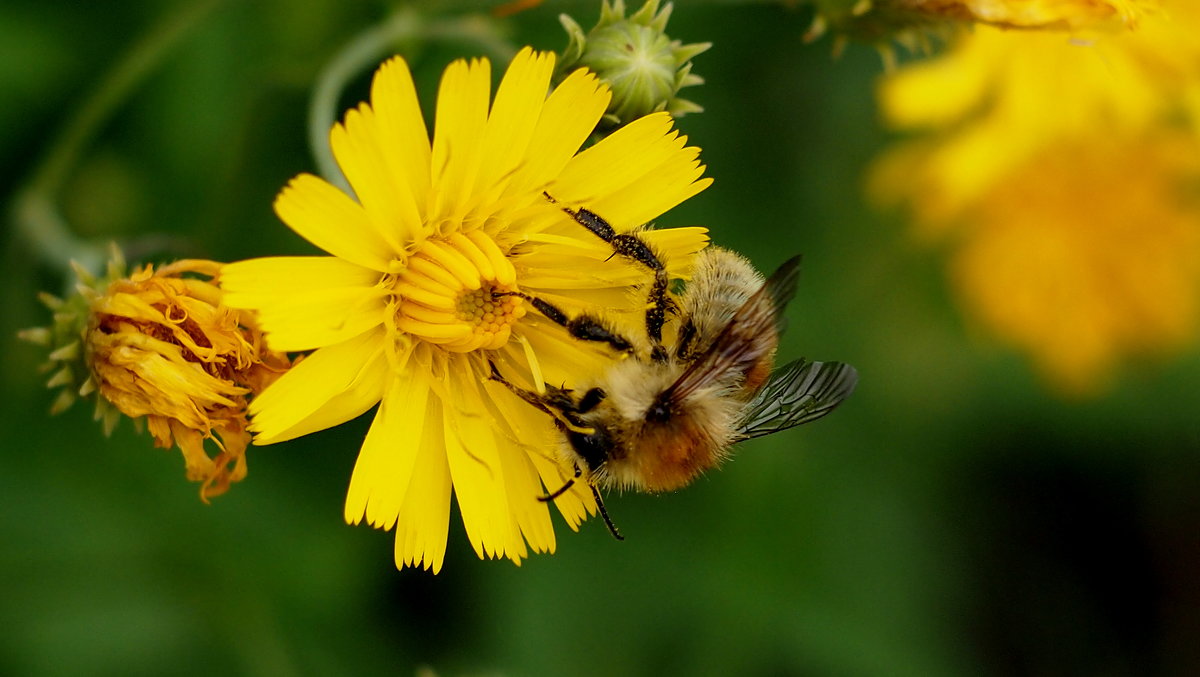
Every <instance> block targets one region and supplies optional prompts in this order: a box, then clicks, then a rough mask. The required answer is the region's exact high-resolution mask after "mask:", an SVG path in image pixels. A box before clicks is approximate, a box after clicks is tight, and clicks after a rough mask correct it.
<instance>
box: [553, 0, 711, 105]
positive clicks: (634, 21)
mask: <svg viewBox="0 0 1200 677" xmlns="http://www.w3.org/2000/svg"><path fill="white" fill-rule="evenodd" d="M671 9H672V5H671V3H669V2H668V3H667V4H665V5H663V8H662V10H661V11H659V7H658V0H647V2H646V4H644V5H642V8H641V9H639V10H638V11H637V12H635V13H634V14H632V15H630V16H629V17H626V16H625V2H624V0H612V2H610V1H609V0H604V1H603V4H602V5H601V7H600V21H599V22H598V23H597V24H596V25H595V27H593V28H592V30H590V31H588V32H587V33H585V32H584V31H583V29H582V28H581V27H580V26H579V24H578V23H576V21H575V20H574V19H572V18H571V17H569V16H567V15H565V14H563V15H561V16H559V21H561V22H562V25H563V28H565V29H566V31H567V36H568V40H569V42H568V44H567V47H566V49H565V50H563V55H562V58H561V59H560V60H559V73H558V77H559V79H561V78H563V77H565V76H566V74H567V73H570V72H571V71H573V70H575V69H576V68H579V67H586V68H588V69H589V70H591V71H593V72H595V73H596V74H597V75H598V76H599V77H600V79H601V80H603V81H604V82H605V83H606V84H608V86H609V87H611V88H612V92H613V98H612V102H611V103H609V106H608V112H607V114H606V115H605V116H604V123H605V124H606V125H609V126H613V127H616V126H620V125H623V124H625V123H627V122H630V121H632V120H634V119H637V118H639V117H641V116H643V115H647V114H649V113H654V112H657V111H661V110H665V111H667V112H669V113H670V114H671V115H673V116H675V117H680V116H682V115H684V114H686V113H697V112H700V111H701V110H703V109H702V108H701V107H700V106H698V105H696V104H695V103H693V102H691V101H688V100H686V99H682V98H679V97H678V96H677V94H678V93H679V90H680V89H682V88H684V87H688V86H691V85H699V84H702V83H703V82H704V80H702V79H701V78H700V77H699V76H697V75H695V74H693V73H692V57H694V56H696V55H697V54H700V53H701V52H704V51H705V50H707V49H708V48H709V47H711V46H712V43H710V42H704V43H695V44H690V45H684V44H682V43H681V42H680V41H679V40H672V39H671V38H670V37H668V36H667V34H666V32H665V31H666V28H667V20H668V19H669V18H670V16H671Z"/></svg>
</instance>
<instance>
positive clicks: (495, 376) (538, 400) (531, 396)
mask: <svg viewBox="0 0 1200 677" xmlns="http://www.w3.org/2000/svg"><path fill="white" fill-rule="evenodd" d="M488 366H489V367H491V371H492V373H491V374H490V375H488V378H490V379H491V380H493V381H496V382H497V383H500V384H501V385H503V386H504V387H505V388H508V389H509V390H510V391H512V393H513V394H514V395H516V396H517V397H519V398H521V399H523V400H525V401H526V402H528V403H529V404H531V405H533V406H534V408H536V409H538V410H540V411H541V412H543V413H545V414H547V415H549V416H550V417H551V418H553V419H554V420H555V421H557V420H558V416H559V414H558V412H556V411H553V410H551V408H550V406H549V405H548V403H547V402H546V400H545V398H543V397H541V396H539V395H538V394H537V393H535V392H533V391H531V390H526V389H524V388H522V387H520V386H517V385H514V384H513V383H510V382H509V380H508V379H506V378H504V377H503V376H501V375H500V370H499V369H497V368H496V363H495V362H492V361H491V360H488Z"/></svg>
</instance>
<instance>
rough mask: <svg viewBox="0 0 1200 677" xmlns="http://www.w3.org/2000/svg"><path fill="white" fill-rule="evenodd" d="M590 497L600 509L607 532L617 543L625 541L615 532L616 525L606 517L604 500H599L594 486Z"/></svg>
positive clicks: (598, 494) (618, 532)
mask: <svg viewBox="0 0 1200 677" xmlns="http://www.w3.org/2000/svg"><path fill="white" fill-rule="evenodd" d="M592 496H595V497H596V507H598V508H600V516H601V517H603V518H604V524H605V525H606V526H607V527H608V532H609V533H610V534H612V535H613V538H615V539H617V540H618V541H623V540H625V537H624V536H622V535H621V532H620V531H618V530H617V525H615V524H613V521H612V518H610V517H609V516H608V511H607V510H605V509H604V499H602V498H600V491H599V490H598V489H596V485H594V484H593V485H592Z"/></svg>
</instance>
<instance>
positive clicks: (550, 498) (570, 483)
mask: <svg viewBox="0 0 1200 677" xmlns="http://www.w3.org/2000/svg"><path fill="white" fill-rule="evenodd" d="M573 486H575V478H574V477H572V478H571V479H569V480H567V482H566V484H564V485H562V486H561V487H559V488H558V490H557V491H554V492H551V493H549V494H546V495H544V496H538V497H537V500H539V501H541V502H542V503H549V502H550V501H553V500H554V499H556V498H558V497H559V496H562V495H563V494H565V493H567V489H570V488H571V487H573Z"/></svg>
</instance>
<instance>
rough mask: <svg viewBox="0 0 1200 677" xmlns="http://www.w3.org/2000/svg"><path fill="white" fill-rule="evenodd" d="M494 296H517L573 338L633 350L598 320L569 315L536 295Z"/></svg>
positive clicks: (512, 293)
mask: <svg viewBox="0 0 1200 677" xmlns="http://www.w3.org/2000/svg"><path fill="white" fill-rule="evenodd" d="M494 296H519V297H521V298H523V299H525V300H526V301H528V302H529V303H530V304H531V305H532V306H533V307H534V308H535V309H536V310H537V311H538V312H539V313H541V314H542V315H544V316H545V317H546V319H548V320H550V321H551V322H553V323H555V324H557V325H560V326H562V327H563V328H565V329H566V330H567V333H568V334H570V335H571V336H572V337H573V338H577V339H579V340H581V341H599V342H601V343H607V344H608V345H610V346H612V348H613V349H614V350H617V351H619V352H622V353H628V352H630V351H632V350H633V344H631V343H630V342H629V341H628V340H627V339H626V338H625V337H623V336H621V335H620V334H618V333H616V332H614V331H612V330H611V329H609V328H608V327H605V326H604V325H603V324H602V323H601V322H600V320H597V319H596V318H594V317H590V316H588V315H579V316H578V317H570V316H568V315H567V314H566V312H564V311H563V310H562V309H561V308H559V307H558V306H555V305H554V304H552V303H550V302H548V301H543V300H542V299H539V298H537V297H536V296H530V295H529V294H525V293H523V292H495V293H494Z"/></svg>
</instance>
